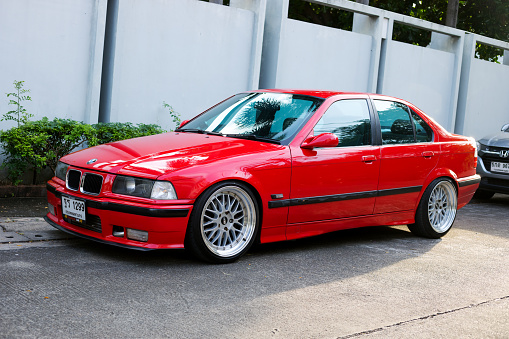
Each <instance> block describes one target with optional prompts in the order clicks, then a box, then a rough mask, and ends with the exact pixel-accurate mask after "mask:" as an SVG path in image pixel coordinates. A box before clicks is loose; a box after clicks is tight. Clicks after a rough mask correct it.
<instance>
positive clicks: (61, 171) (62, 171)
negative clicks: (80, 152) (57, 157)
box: [55, 161, 69, 181]
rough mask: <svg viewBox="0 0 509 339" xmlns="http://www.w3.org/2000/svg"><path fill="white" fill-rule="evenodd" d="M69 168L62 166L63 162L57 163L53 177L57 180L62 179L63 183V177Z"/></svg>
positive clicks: (65, 165)
mask: <svg viewBox="0 0 509 339" xmlns="http://www.w3.org/2000/svg"><path fill="white" fill-rule="evenodd" d="M68 168H69V165H67V164H64V163H63V162H60V161H59V162H58V163H57V167H56V168H55V176H56V177H57V178H58V179H62V180H63V181H65V177H66V176H67V169H68Z"/></svg>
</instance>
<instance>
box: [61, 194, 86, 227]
mask: <svg viewBox="0 0 509 339" xmlns="http://www.w3.org/2000/svg"><path fill="white" fill-rule="evenodd" d="M85 211H86V208H85V202H84V201H83V200H77V199H74V198H71V197H66V196H62V214H63V215H64V217H66V218H68V217H71V218H74V219H76V220H77V221H79V222H82V223H84V222H85Z"/></svg>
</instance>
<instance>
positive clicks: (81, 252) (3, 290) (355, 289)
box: [0, 195, 509, 338]
mask: <svg viewBox="0 0 509 339" xmlns="http://www.w3.org/2000/svg"><path fill="white" fill-rule="evenodd" d="M508 212H509V197H507V196H503V195H496V196H495V198H493V199H492V200H490V201H489V202H486V203H485V202H482V203H481V202H478V201H474V202H472V203H471V204H469V205H468V206H466V207H465V208H463V209H462V210H460V211H459V213H458V216H457V219H456V222H455V224H454V226H453V228H452V230H451V231H450V232H449V234H447V235H446V236H445V237H444V238H443V239H440V240H429V239H422V238H416V237H414V236H412V235H411V234H410V233H409V232H408V230H407V229H406V227H378V228H375V227H371V228H363V229H355V230H348V231H341V232H336V233H333V234H328V235H324V236H319V237H314V238H309V239H303V240H298V241H290V242H283V243H275V244H267V245H262V246H259V247H258V248H256V249H254V250H252V251H251V252H250V253H249V254H248V255H247V256H245V257H243V258H241V260H240V261H238V262H236V263H233V264H229V265H207V264H203V263H201V262H197V261H195V260H193V259H192V258H189V257H188V256H187V254H186V252H184V251H158V252H137V251H131V250H125V249H121V248H115V247H110V246H107V245H101V244H96V243H93V242H89V241H85V240H79V239H76V238H72V237H71V239H68V238H69V236H67V235H64V234H62V233H60V232H59V231H56V230H54V231H53V230H51V228H50V227H49V226H47V225H46V224H45V223H44V222H41V221H40V219H37V218H36V219H34V218H28V219H19V218H9V219H8V220H7V219H6V218H3V219H2V220H0V226H2V227H3V228H4V231H5V232H4V235H5V234H7V232H11V233H13V234H14V233H15V234H18V235H21V236H23V234H20V233H23V232H25V233H26V232H35V233H30V235H31V236H32V237H34V236H35V235H34V234H36V233H37V234H39V235H41V237H39V238H38V239H35V238H33V239H32V240H26V239H21V240H16V241H12V242H11V243H7V242H6V241H4V243H1V244H0V277H1V278H0V310H1V316H0V331H1V332H0V337H5V338H17V337H28V338H30V337H34V338H35V337H37V338H41V337H52V338H69V337H87V338H104V337H111V338H127V337H157V338H204V337H206V338H225V337H226V338H408V337H413V338H441V337H444V338H445V337H447V338H480V337H482V338H504V337H505V338H507V337H509V320H508V315H509V269H508V267H509V223H508V221H507V220H508V218H507V215H508ZM17 225H19V226H17ZM23 225H24V226H23ZM16 228H22V230H21V231H20V230H17V229H16ZM16 231H18V232H16ZM27 234H28V233H27ZM25 238H26V236H25ZM34 239H35V240H34ZM39 239H42V240H39ZM30 241H31V242H30Z"/></svg>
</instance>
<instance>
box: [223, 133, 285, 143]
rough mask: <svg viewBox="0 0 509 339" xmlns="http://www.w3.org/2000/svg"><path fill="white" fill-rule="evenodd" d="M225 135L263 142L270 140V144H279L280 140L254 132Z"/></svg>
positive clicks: (226, 135)
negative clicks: (260, 135)
mask: <svg viewBox="0 0 509 339" xmlns="http://www.w3.org/2000/svg"><path fill="white" fill-rule="evenodd" d="M224 136H225V137H230V138H239V139H247V140H256V141H263V142H270V143H272V144H278V145H281V141H279V140H276V139H271V138H264V137H259V136H257V135H254V134H224Z"/></svg>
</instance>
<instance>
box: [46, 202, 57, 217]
mask: <svg viewBox="0 0 509 339" xmlns="http://www.w3.org/2000/svg"><path fill="white" fill-rule="evenodd" d="M48 210H49V212H50V213H51V214H53V215H55V216H56V214H55V206H53V205H52V204H50V203H48Z"/></svg>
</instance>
